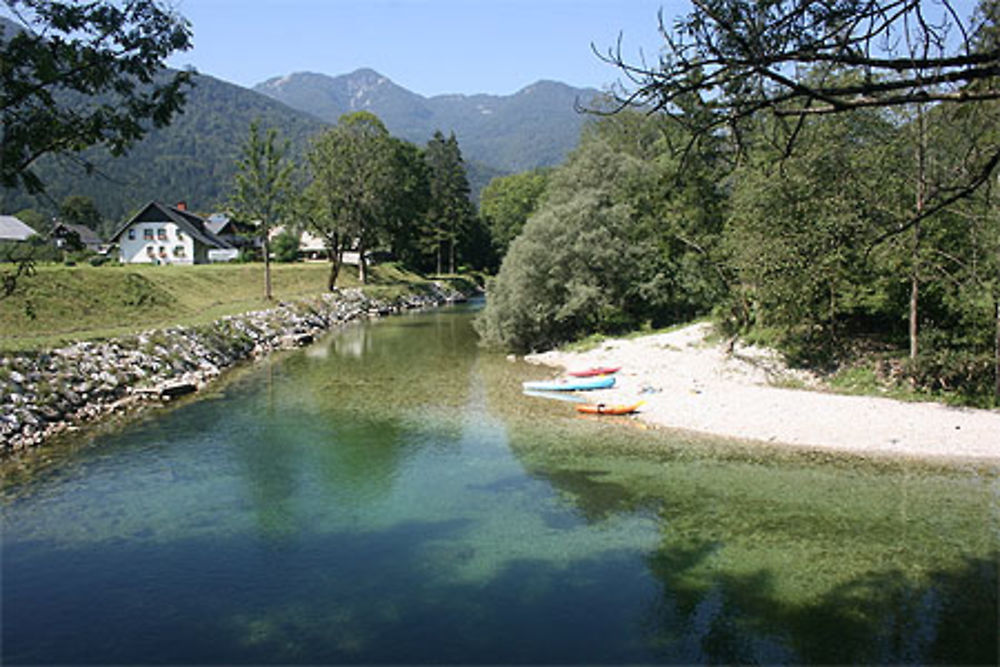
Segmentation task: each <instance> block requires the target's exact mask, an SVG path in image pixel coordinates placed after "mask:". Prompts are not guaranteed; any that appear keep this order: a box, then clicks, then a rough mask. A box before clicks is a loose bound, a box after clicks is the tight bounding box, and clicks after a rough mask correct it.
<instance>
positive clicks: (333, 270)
mask: <svg viewBox="0 0 1000 667" xmlns="http://www.w3.org/2000/svg"><path fill="white" fill-rule="evenodd" d="M339 277H340V253H339V252H337V249H336V248H334V249H333V250H331V251H330V275H329V276H328V277H327V281H326V290H327V291H328V292H335V291H336V290H337V278H339Z"/></svg>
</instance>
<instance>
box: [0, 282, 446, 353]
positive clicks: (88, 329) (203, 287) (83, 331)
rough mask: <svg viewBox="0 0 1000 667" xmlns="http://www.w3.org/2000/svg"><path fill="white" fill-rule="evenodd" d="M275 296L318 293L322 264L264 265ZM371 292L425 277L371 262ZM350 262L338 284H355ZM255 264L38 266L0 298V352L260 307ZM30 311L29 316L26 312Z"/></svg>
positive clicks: (390, 291)
mask: <svg viewBox="0 0 1000 667" xmlns="http://www.w3.org/2000/svg"><path fill="white" fill-rule="evenodd" d="M271 268H272V270H271V282H272V292H273V294H274V299H275V301H282V300H293V299H302V298H308V297H311V296H318V295H320V294H323V293H324V292H325V291H326V280H327V275H328V272H329V265H328V264H326V263H299V264H272V265H271ZM372 269H373V276H372V279H371V284H372V287H371V292H372V295H373V296H392V295H394V294H395V293H398V292H402V291H404V290H405V289H408V288H409V287H411V286H416V285H419V284H420V283H424V282H426V281H425V279H423V278H421V277H420V276H417V275H415V274H412V273H408V272H405V271H403V270H400V269H399V268H397V267H395V266H394V265H391V264H389V265H384V266H377V267H372ZM356 276H357V273H356V270H355V268H354V267H350V266H348V267H345V268H344V270H343V271H341V276H340V280H339V281H338V283H337V284H338V286H341V287H355V286H358V285H359V283H358V282H357V278H356ZM263 294H264V265H263V264H257V263H255V264H208V265H199V266H144V265H125V266H100V267H93V266H73V267H67V266H62V265H50V266H39V267H38V268H37V274H36V275H34V276H32V277H30V278H25V279H23V282H22V283H20V284H19V289H18V291H17V293H15V295H13V296H11V297H8V298H6V299H2V300H0V350H6V351H9V350H24V349H42V348H49V347H55V346H58V345H60V344H64V343H67V342H71V341H75V340H83V339H93V338H106V337H109V336H115V335H122V334H127V333H131V332H135V331H141V330H145V329H154V328H162V327H168V326H174V325H193V324H202V323H207V322H210V321H212V320H215V319H218V318H220V317H222V316H224V315H232V314H236V313H242V312H246V311H250V310H259V309H262V308H267V307H269V306H271V305H273V303H268V302H267V301H266V300H265V299H264V298H263ZM29 311H31V312H32V313H33V315H34V316H33V317H32V316H30V315H29Z"/></svg>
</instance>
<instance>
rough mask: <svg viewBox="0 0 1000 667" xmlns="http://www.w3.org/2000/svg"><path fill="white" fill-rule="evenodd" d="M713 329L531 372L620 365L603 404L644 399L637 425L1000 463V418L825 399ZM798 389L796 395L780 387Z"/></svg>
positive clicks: (703, 327) (647, 339) (637, 341)
mask: <svg viewBox="0 0 1000 667" xmlns="http://www.w3.org/2000/svg"><path fill="white" fill-rule="evenodd" d="M710 332H711V325H710V324H706V323H701V324H694V325H691V326H688V327H685V328H683V329H680V330H678V331H672V332H668V333H661V334H652V335H649V336H643V337H640V338H634V339H616V340H609V341H605V342H604V343H602V344H601V345H599V346H598V347H596V348H594V349H591V350H588V351H585V352H566V351H558V350H556V351H550V352H545V353H542V354H535V355H530V356H528V357H526V360H527V361H529V362H532V363H538V364H545V365H549V366H556V367H563V368H568V369H571V370H572V369H579V368H589V367H592V366H621V367H622V370H621V371H620V372H619V373H618V374H617V382H616V385H615V387H614V388H613V389H609V390H603V391H599V392H597V391H595V392H589V393H588V395H587V397H588V399H593V400H594V402H605V403H632V402H635V401H638V400H644V401H645V404H644V405H643V406H642V408H641V411H640V412H639V414H638V419H640V420H642V421H644V422H647V423H649V424H653V425H657V426H661V427H666V428H672V429H680V430H685V431H693V432H697V433H702V434H708V435H715V436H723V437H731V438H738V439H742V440H750V441H760V442H766V443H773V444H784V445H790V446H795V447H800V448H806V449H819V450H832V451H840V452H847V453H851V454H855V455H862V456H867V455H877V456H902V457H911V458H922V459H937V460H941V459H955V460H976V461H990V462H998V463H1000V412H998V411H994V410H974V409H961V408H952V407H947V406H944V405H940V404H937V403H909V402H902V401H896V400H892V399H888V398H881V397H872V396H844V395H838V394H833V393H828V392H825V391H824V390H823V389H824V388H823V384H822V381H821V379H820V378H818V377H816V376H814V375H811V374H809V373H806V372H802V371H795V370H791V369H788V368H787V367H786V366H785V365H784V364H783V363H782V362H781V360H780V358H779V356H778V355H777V354H776V353H774V352H773V351H770V350H766V349H762V348H757V347H752V346H746V345H740V344H737V345H736V346H735V347H734V348H733V349H732V351H730V350H729V349H728V344H727V343H725V342H720V343H712V342H709V341H708V339H707V337H708V335H709V334H710ZM781 385H784V386H786V387H787V386H790V385H794V386H796V387H802V388H801V389H800V388H796V389H790V388H784V387H783V386H781Z"/></svg>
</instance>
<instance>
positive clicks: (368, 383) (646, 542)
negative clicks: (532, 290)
mask: <svg viewBox="0 0 1000 667" xmlns="http://www.w3.org/2000/svg"><path fill="white" fill-rule="evenodd" d="M473 315H474V308H469V307H457V308H450V309H442V310H438V311H432V312H426V313H416V314H409V315H402V316H398V317H391V318H387V319H385V320H382V321H378V322H366V323H357V324H353V325H350V326H348V327H346V328H344V329H342V330H339V331H337V332H334V333H332V334H331V335H330V336H329V337H327V338H325V339H323V340H321V341H319V342H318V343H316V344H315V345H313V346H311V347H308V348H304V349H302V350H297V351H294V352H289V353H283V354H280V355H276V356H274V357H272V358H271V359H268V360H265V361H262V362H258V363H256V364H253V365H248V366H247V367H245V368H243V369H241V370H239V371H236V372H234V373H233V374H231V376H230V377H229V378H228V379H227V380H226V381H225V382H224V383H223V384H221V385H219V386H218V387H216V388H215V389H213V390H211V393H210V394H206V395H201V396H198V397H196V398H194V399H192V400H187V401H183V402H181V403H179V404H177V405H173V406H171V407H169V408H165V409H163V410H157V411H154V412H150V413H147V414H146V415H144V416H143V417H142V418H141V419H138V420H134V421H132V422H131V423H130V424H127V425H125V426H122V427H115V428H102V429H96V430H91V431H88V432H84V433H81V434H79V435H78V436H76V437H75V438H74V439H72V440H68V441H66V442H62V443H57V444H54V445H52V446H50V447H46V448H44V450H39V451H38V452H35V453H32V454H28V455H22V456H21V457H19V458H17V459H14V460H11V461H7V462H5V463H4V464H3V467H2V471H3V473H4V475H3V486H2V500H0V501H2V507H3V542H2V605H3V606H2V625H3V629H2V641H3V643H2V652H3V653H2V657H3V662H4V664H22V663H23V664H31V663H33V664H51V663H90V664H97V663H100V664H121V663H132V664H143V663H168V664H192V663H198V664H206V663H225V664H234V663H244V664H246V663H255V664H268V663H269V664H275V663H282V664H287V663H300V664H303V663H308V664H317V663H319V664H329V663H522V664H524V663H583V662H590V663H594V662H600V663H625V662H628V663H685V664H689V663H704V662H728V663H751V662H758V663H761V662H763V663H948V664H960V663H992V664H996V662H997V659H998V655H997V643H998V640H997V627H998V612H997V589H998V583H997V570H998V539H1000V537H998V535H1000V532H998V525H1000V522H998V517H1000V485H998V482H997V471H996V470H995V469H990V468H983V467H939V466H932V465H926V464H918V463H903V462H893V461H865V460H861V459H855V458H848V457H834V456H829V455H806V454H801V453H794V454H782V453H781V452H780V451H779V450H762V449H761V448H759V447H755V446H751V445H746V444H739V443H728V442H716V441H712V440H709V439H706V438H700V437H698V438H695V437H693V436H692V437H687V436H683V435H678V434H676V433H670V432H666V431H656V430H647V429H644V428H641V424H640V423H638V422H636V421H633V420H630V419H627V418H626V419H619V418H613V420H612V421H611V422H608V421H601V418H594V417H583V416H577V415H576V414H575V412H574V411H573V410H572V408H571V406H570V405H569V404H567V403H562V402H558V401H546V400H544V399H539V398H532V397H526V396H523V395H522V394H521V391H520V384H521V382H522V381H523V380H526V379H535V378H539V377H542V376H544V375H546V373H547V371H545V370H544V369H540V368H537V367H531V366H528V365H526V364H523V363H521V362H512V361H508V360H506V359H505V358H504V357H503V355H501V354H497V353H493V352H488V351H485V350H482V349H480V348H479V347H478V346H477V344H476V338H475V334H474V332H473V330H472V327H471V318H472V317H473Z"/></svg>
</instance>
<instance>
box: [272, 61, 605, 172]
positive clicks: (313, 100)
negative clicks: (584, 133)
mask: <svg viewBox="0 0 1000 667" xmlns="http://www.w3.org/2000/svg"><path fill="white" fill-rule="evenodd" d="M253 90H255V91H257V92H260V93H263V94H264V95H267V96H268V97H272V98H274V99H276V100H278V101H280V102H283V103H285V104H287V105H288V106H290V107H292V108H293V109H298V110H300V111H304V112H306V113H310V114H312V115H314V116H316V117H317V118H320V119H322V120H325V121H327V122H328V123H336V122H337V119H338V118H339V117H340V116H341V115H343V114H345V113H349V112H352V111H362V110H364V111H371V112H372V113H374V114H375V115H377V116H378V117H379V118H380V119H381V120H382V122H383V123H385V125H386V127H387V128H388V129H389V131H390V132H391V133H392V134H394V135H396V136H398V137H401V138H403V139H406V140H408V141H411V142H413V143H415V144H418V145H421V146H422V145H424V144H426V143H427V140H428V139H429V138H430V137H431V135H432V134H433V133H434V131H435V130H441V131H442V132H444V133H445V134H447V133H449V132H454V133H455V136H456V137H457V138H458V144H459V146H460V147H461V149H462V155H463V157H464V158H465V159H466V160H467V161H468V162H471V163H481V164H483V165H489V166H490V167H493V168H494V169H499V170H502V171H506V172H518V171H524V170H527V169H532V168H535V167H544V166H552V165H555V164H558V163H560V162H562V161H563V159H565V157H566V155H567V154H568V153H569V151H571V150H572V149H573V148H574V147H575V146H576V144H577V141H578V139H579V137H580V129H581V128H582V127H583V124H584V123H585V122H586V121H587V118H588V116H587V115H586V114H582V113H578V112H577V110H576V106H577V105H578V104H579V105H587V104H590V103H591V102H592V101H593V100H594V99H595V98H596V97H598V96H599V95H600V93H599V92H598V91H597V90H595V89H592V88H573V87H571V86H567V85H566V84H563V83H557V82H554V81H539V82H537V83H534V84H532V85H530V86H527V87H526V88H523V89H521V90H519V91H518V92H516V93H514V94H513V95H438V96H434V97H423V96H421V95H418V94H417V93H414V92H411V91H409V90H407V89H405V88H403V87H401V86H399V85H397V84H395V83H393V82H392V81H391V80H389V79H388V78H387V77H385V76H383V75H381V74H379V73H378V72H376V71H374V70H371V69H359V70H357V71H356V72H352V73H351V74H345V75H342V76H335V77H331V76H327V75H325V74H315V73H311V72H298V73H295V74H289V75H287V76H281V77H275V78H272V79H268V80H267V81H264V82H263V83H259V84H257V85H256V86H254V88H253Z"/></svg>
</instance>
